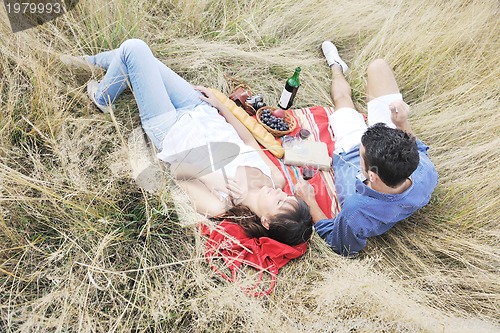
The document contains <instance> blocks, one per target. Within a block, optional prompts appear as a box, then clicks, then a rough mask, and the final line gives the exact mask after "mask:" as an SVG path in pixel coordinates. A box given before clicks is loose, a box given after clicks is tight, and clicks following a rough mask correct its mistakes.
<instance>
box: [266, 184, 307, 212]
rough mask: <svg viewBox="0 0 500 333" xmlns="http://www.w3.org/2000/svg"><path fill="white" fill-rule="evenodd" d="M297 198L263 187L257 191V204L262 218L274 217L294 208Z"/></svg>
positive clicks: (278, 190) (279, 190)
mask: <svg viewBox="0 0 500 333" xmlns="http://www.w3.org/2000/svg"><path fill="white" fill-rule="evenodd" d="M296 203H297V198H295V197H294V196H289V195H288V194H286V193H285V192H283V191H282V190H281V189H279V188H278V189H274V188H272V187H268V186H264V187H263V188H261V189H260V191H259V199H258V201H257V204H258V206H259V211H260V213H261V215H262V216H274V215H277V214H279V213H282V212H285V211H286V210H289V209H291V208H293V207H294V205H295V204H296Z"/></svg>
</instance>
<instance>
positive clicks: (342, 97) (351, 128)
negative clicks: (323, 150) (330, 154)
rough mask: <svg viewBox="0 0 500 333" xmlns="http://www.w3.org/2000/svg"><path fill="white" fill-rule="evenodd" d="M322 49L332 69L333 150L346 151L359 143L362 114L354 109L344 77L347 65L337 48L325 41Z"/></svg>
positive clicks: (362, 129)
mask: <svg viewBox="0 0 500 333" xmlns="http://www.w3.org/2000/svg"><path fill="white" fill-rule="evenodd" d="M322 49H323V54H324V55H325V58H326V61H327V63H328V65H329V66H330V68H331V70H332V83H331V90H330V93H331V96H332V100H333V104H334V106H335V112H334V113H333V114H332V115H330V117H329V123H330V126H331V128H332V130H333V134H334V136H335V152H336V153H339V152H342V151H343V152H348V151H350V150H351V149H352V148H354V147H356V146H357V145H359V144H360V142H361V136H362V135H363V133H364V132H365V130H366V123H365V120H364V118H363V116H362V115H361V114H360V113H359V112H358V111H356V110H355V109H354V103H353V101H352V97H351V86H350V85H349V83H348V82H347V80H346V79H345V77H344V72H345V71H346V70H347V65H346V64H345V62H344V61H343V60H342V59H341V58H340V56H339V54H338V52H337V48H336V47H335V45H333V44H332V43H331V42H328V41H325V42H324V43H323V45H322Z"/></svg>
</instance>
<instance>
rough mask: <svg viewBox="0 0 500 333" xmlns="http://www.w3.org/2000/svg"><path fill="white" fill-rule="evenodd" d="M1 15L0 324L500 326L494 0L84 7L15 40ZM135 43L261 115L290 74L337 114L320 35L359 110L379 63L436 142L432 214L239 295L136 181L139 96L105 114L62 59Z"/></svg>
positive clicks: (163, 198) (171, 212)
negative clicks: (256, 98)
mask: <svg viewBox="0 0 500 333" xmlns="http://www.w3.org/2000/svg"><path fill="white" fill-rule="evenodd" d="M0 13H1V14H0V15H1V18H0V54H1V57H0V98H1V107H0V114H1V117H0V244H1V246H0V331H1V332H280V331H281V332H357V333H359V332H446V333H454V332H500V326H499V315H498V314H499V313H500V309H499V307H500V246H499V243H500V242H499V240H500V228H499V222H500V214H499V210H500V207H499V206H500V205H499V196H498V195H499V193H500V186H499V184H500V176H499V175H500V158H499V155H498V153H499V150H498V147H499V146H500V137H499V133H500V117H499V111H500V109H499V81H500V80H499V77H500V66H498V60H499V59H500V52H499V36H500V29H499V26H498V23H499V21H498V17H499V3H498V1H497V0H484V1H463V0H432V1H431V0H422V1H409V0H391V1H390V0H362V1H361V0H353V1H338V0H314V1H313V0H304V1H291V0H284V1H263V0H248V1H226V0H218V1H215V0H185V1H178V0H148V1H146V0H137V1H129V0H110V1H97V0H80V2H79V4H78V5H77V6H76V8H75V9H73V10H72V11H70V12H69V13H68V14H66V15H64V16H62V17H60V18H58V19H56V20H55V21H52V22H49V23H45V24H43V25H42V26H39V27H36V28H33V29H29V30H26V31H22V32H18V33H16V34H14V33H12V31H11V30H10V26H9V23H8V20H7V18H6V15H5V12H4V10H3V8H2V9H1V10H0ZM128 38H141V39H143V40H145V41H146V42H147V43H148V44H149V45H150V46H151V48H152V49H153V52H154V53H155V55H156V56H157V57H158V58H160V59H161V60H162V61H164V62H165V63H166V64H168V65H169V66H170V67H172V68H173V69H174V70H176V71H177V72H179V73H181V74H182V75H183V76H184V77H186V78H187V79H188V80H189V81H190V82H192V83H194V84H202V85H205V86H210V87H215V88H218V89H220V90H222V91H224V92H226V93H228V92H229V90H230V81H229V80H228V78H237V79H239V80H243V81H245V82H247V83H248V84H249V85H250V86H251V87H252V88H253V89H254V91H256V92H261V93H263V94H264V97H265V100H266V101H268V103H269V104H275V103H276V100H277V98H278V97H279V94H280V92H281V89H282V86H283V84H284V82H285V80H286V78H287V77H288V76H290V74H291V73H292V72H293V69H294V68H295V67H296V66H301V67H302V73H301V80H302V86H301V88H300V90H299V93H298V95H297V98H296V100H295V105H296V106H298V107H305V106H312V105H328V106H331V105H332V104H331V100H330V97H329V83H330V72H329V70H328V68H327V66H326V65H325V61H324V58H323V55H322V53H321V50H320V45H321V42H322V41H323V40H325V39H330V40H333V41H334V42H335V43H336V44H337V45H338V47H339V50H340V53H341V55H342V56H343V58H344V59H345V60H346V61H347V63H348V64H349V66H350V68H351V71H350V72H349V74H348V76H347V78H348V80H349V81H350V82H351V83H352V86H353V95H354V98H355V102H356V105H357V106H358V107H359V109H360V110H361V111H364V110H365V108H366V104H365V98H364V97H365V90H364V89H365V88H364V87H365V81H366V75H365V73H366V68H367V65H368V63H369V62H370V61H371V60H374V59H376V58H379V57H384V58H385V59H386V60H387V61H388V62H389V63H390V64H391V66H393V68H394V71H395V73H396V76H397V79H398V82H399V84H400V87H401V90H402V93H403V95H404V97H405V99H406V100H407V102H408V103H409V104H410V106H411V108H412V113H411V122H412V125H413V127H414V128H413V129H414V131H415V132H416V133H417V135H418V136H419V137H420V138H421V139H422V140H423V141H424V142H425V143H427V144H429V145H430V146H431V150H430V155H431V158H432V160H433V161H434V163H435V165H436V167H437V169H438V172H439V175H440V182H439V185H438V188H437V189H436V191H435V193H434V196H433V199H432V201H431V203H430V204H429V205H428V206H427V207H425V208H424V209H422V210H421V211H419V212H418V213H417V214H415V215H414V216H412V217H411V218H410V219H408V220H406V221H404V222H401V223H400V224H399V225H397V227H395V228H394V229H393V230H391V231H390V232H389V233H387V234H386V235H384V236H382V237H379V238H377V239H373V240H370V242H369V246H368V248H367V249H366V251H364V253H363V254H362V255H361V256H360V257H358V258H356V259H345V258H342V257H340V256H338V255H336V254H335V253H334V252H332V251H331V250H330V249H329V248H328V247H327V246H326V245H325V243H323V241H322V240H321V239H320V238H319V237H318V236H317V235H315V236H314V237H313V239H312V241H311V248H310V250H309V251H308V253H307V254H306V255H305V256H303V257H302V258H300V259H298V260H295V261H293V262H291V263H290V264H288V265H287V266H285V267H284V268H283V269H282V270H281V271H280V274H279V277H278V283H277V287H276V289H275V291H274V293H272V294H271V295H270V296H268V297H262V298H254V297H249V296H246V295H245V294H244V293H243V292H242V291H241V290H240V286H239V285H235V284H228V283H226V282H223V281H221V280H220V279H218V278H217V276H216V275H215V274H214V273H213V272H212V270H211V269H210V268H209V267H208V266H207V264H206V263H205V261H204V259H203V239H202V238H201V237H200V235H199V232H198V229H197V228H196V227H195V226H194V222H196V221H195V220H190V217H189V216H191V215H189V214H181V213H182V212H179V209H176V205H175V204H174V201H173V197H174V195H175V194H173V192H172V190H171V189H170V188H168V187H167V188H166V189H165V190H164V191H163V192H162V193H161V194H149V193H146V192H143V191H141V189H139V188H138V187H137V185H136V184H135V182H134V181H133V179H132V178H131V177H130V173H131V171H130V167H129V165H128V158H127V137H128V135H129V133H130V132H131V131H132V130H133V128H135V127H137V126H138V125H139V119H138V116H137V106H136V104H135V102H134V100H133V96H132V94H131V93H130V92H127V93H125V94H124V95H123V96H122V97H120V100H119V101H118V103H117V109H116V111H115V113H114V116H110V115H104V114H101V113H98V112H97V109H96V108H95V107H94V106H93V105H92V104H91V102H90V101H89V99H88V98H87V96H86V93H85V87H86V82H87V81H88V79H90V76H89V75H84V74H83V73H72V72H70V71H69V70H68V69H67V68H66V67H64V65H63V64H61V63H60V61H59V56H60V55H61V54H64V53H67V54H73V55H83V54H91V53H97V52H99V51H103V50H108V49H110V48H115V47H118V46H119V45H120V43H121V42H123V41H124V40H126V39H128ZM94 78H96V79H100V74H99V73H95V74H94ZM495 147H496V148H495ZM191 219H192V218H191ZM248 275H249V279H251V275H252V272H248Z"/></svg>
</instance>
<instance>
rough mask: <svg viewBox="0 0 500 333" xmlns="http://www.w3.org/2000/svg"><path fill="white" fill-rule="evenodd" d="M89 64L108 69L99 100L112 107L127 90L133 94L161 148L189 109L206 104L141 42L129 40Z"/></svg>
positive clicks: (146, 126) (90, 59)
mask: <svg viewBox="0 0 500 333" xmlns="http://www.w3.org/2000/svg"><path fill="white" fill-rule="evenodd" d="M86 59H87V61H88V62H90V63H91V64H94V65H96V66H99V67H102V68H104V69H105V70H106V75H104V78H103V79H102V81H101V82H100V83H99V88H98V90H97V93H96V101H97V102H98V103H99V104H102V105H110V104H111V103H113V101H114V100H115V99H116V98H117V97H118V96H120V94H121V93H122V92H123V91H124V90H125V88H127V87H130V88H131V89H132V91H133V94H134V97H135V100H136V101H137V106H138V107H139V115H140V118H141V123H142V127H143V128H144V131H145V132H146V133H147V134H148V136H149V137H150V139H151V141H152V142H153V144H154V145H155V146H156V147H157V148H159V149H161V144H162V141H163V138H164V137H165V135H166V134H167V132H168V130H169V129H170V128H171V127H172V125H173V124H174V123H175V122H176V120H177V119H178V118H179V117H180V115H182V114H183V113H184V112H186V111H187V110H190V109H193V108H195V107H196V106H198V105H200V104H202V103H205V102H204V101H202V100H201V99H200V98H199V97H200V96H201V93H200V92H199V91H197V90H195V89H194V88H193V87H192V86H191V84H189V83H188V82H187V81H186V80H184V79H183V78H182V77H180V76H179V75H178V74H177V73H175V72H174V71H172V70H171V69H170V68H168V67H167V66H166V65H165V64H163V63H162V62H161V61H159V60H158V59H156V58H155V57H154V56H153V53H152V52H151V50H150V49H149V47H148V45H147V44H146V43H145V42H143V41H142V40H140V39H129V40H126V41H125V42H123V43H122V44H121V45H120V47H119V48H118V49H115V50H112V51H106V52H102V53H99V54H97V55H94V56H87V58H86Z"/></svg>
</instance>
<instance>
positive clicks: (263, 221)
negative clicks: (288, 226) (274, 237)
mask: <svg viewBox="0 0 500 333" xmlns="http://www.w3.org/2000/svg"><path fill="white" fill-rule="evenodd" d="M270 222H271V221H270V220H269V218H268V217H267V216H262V217H261V218H260V223H261V224H262V226H263V227H264V228H266V229H267V230H269V224H270Z"/></svg>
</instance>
